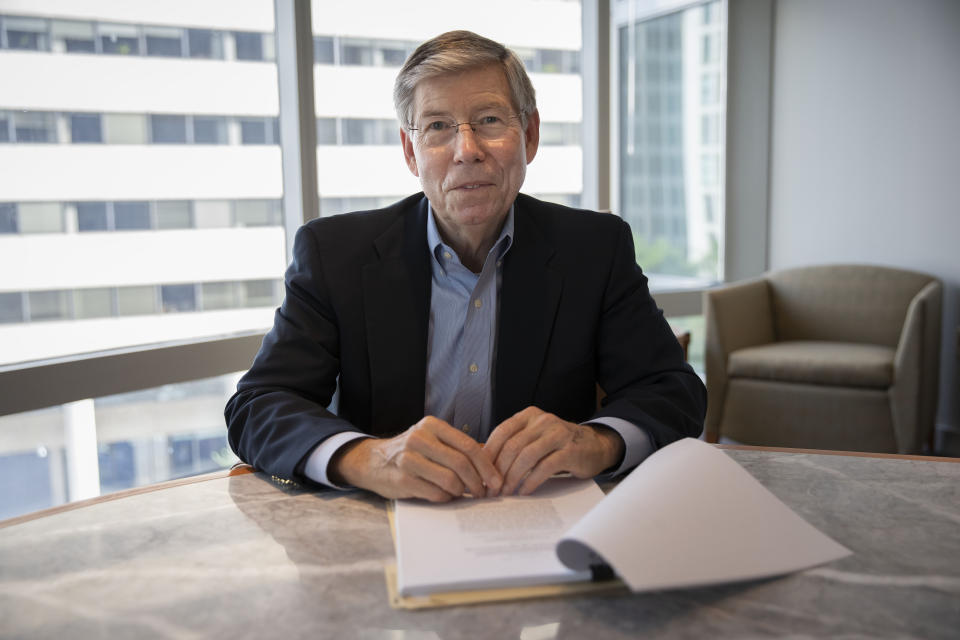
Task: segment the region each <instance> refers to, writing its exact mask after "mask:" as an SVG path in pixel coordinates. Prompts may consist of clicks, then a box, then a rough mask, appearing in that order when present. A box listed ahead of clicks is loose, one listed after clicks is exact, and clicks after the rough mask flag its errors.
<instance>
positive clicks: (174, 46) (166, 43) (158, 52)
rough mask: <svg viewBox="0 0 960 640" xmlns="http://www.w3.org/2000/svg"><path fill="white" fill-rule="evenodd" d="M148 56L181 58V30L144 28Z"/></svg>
mask: <svg viewBox="0 0 960 640" xmlns="http://www.w3.org/2000/svg"><path fill="white" fill-rule="evenodd" d="M143 33H144V39H145V40H146V44H147V55H148V56H168V57H174V58H179V57H181V56H183V30H182V29H172V28H168V27H144V30H143Z"/></svg>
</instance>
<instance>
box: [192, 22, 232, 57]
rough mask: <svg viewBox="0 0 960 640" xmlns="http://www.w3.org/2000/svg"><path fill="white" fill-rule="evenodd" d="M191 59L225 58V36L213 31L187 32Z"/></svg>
mask: <svg viewBox="0 0 960 640" xmlns="http://www.w3.org/2000/svg"><path fill="white" fill-rule="evenodd" d="M187 43H188V46H189V48H190V57H191V58H217V59H220V58H223V34H222V33H221V32H219V31H213V30H211V29H189V30H187Z"/></svg>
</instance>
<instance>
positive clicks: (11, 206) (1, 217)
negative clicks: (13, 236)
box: [0, 202, 20, 233]
mask: <svg viewBox="0 0 960 640" xmlns="http://www.w3.org/2000/svg"><path fill="white" fill-rule="evenodd" d="M19 230H20V227H19V225H18V224H17V203H16V202H0V233H17V232H18V231H19Z"/></svg>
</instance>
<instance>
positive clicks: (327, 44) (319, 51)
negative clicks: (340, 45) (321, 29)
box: [313, 36, 335, 64]
mask: <svg viewBox="0 0 960 640" xmlns="http://www.w3.org/2000/svg"><path fill="white" fill-rule="evenodd" d="M334 47H335V45H334V41H333V38H331V37H330V36H314V37H313V61H314V63H316V64H333V63H334V57H333V52H334Z"/></svg>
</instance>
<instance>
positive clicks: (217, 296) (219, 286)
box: [200, 282, 240, 311]
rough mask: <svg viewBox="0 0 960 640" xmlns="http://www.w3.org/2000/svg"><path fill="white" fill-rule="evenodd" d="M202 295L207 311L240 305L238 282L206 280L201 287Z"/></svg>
mask: <svg viewBox="0 0 960 640" xmlns="http://www.w3.org/2000/svg"><path fill="white" fill-rule="evenodd" d="M200 296H201V300H202V302H203V309H204V310H205V311H212V310H215V309H232V308H236V307H239V306H240V296H239V292H238V291H237V283H236V282H204V283H203V285H202V286H201V288H200Z"/></svg>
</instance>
